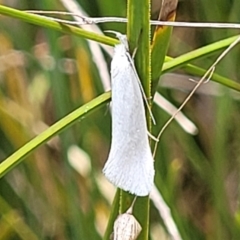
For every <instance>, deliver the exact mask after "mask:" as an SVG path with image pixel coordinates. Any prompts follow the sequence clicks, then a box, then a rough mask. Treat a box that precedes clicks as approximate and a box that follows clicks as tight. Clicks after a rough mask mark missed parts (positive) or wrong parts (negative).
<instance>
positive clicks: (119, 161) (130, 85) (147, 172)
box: [103, 33, 154, 196]
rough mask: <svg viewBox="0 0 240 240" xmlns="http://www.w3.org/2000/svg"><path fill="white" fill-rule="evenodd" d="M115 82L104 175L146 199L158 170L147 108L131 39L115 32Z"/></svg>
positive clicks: (112, 75)
mask: <svg viewBox="0 0 240 240" xmlns="http://www.w3.org/2000/svg"><path fill="white" fill-rule="evenodd" d="M115 34H116V35H117V37H118V38H119V40H120V44H118V45H116V46H115V48H114V56H113V59H112V63H111V79H112V143H111V149H110V153H109V156H108V160H107V162H106V164H105V166H104V169H103V173H104V174H105V176H106V177H107V179H108V180H109V181H110V182H112V183H113V184H114V185H115V186H117V187H118V188H121V189H123V190H125V191H128V192H130V193H132V194H135V195H137V196H146V195H148V194H149V193H150V191H151V189H152V186H153V178H154V167H153V164H154V163H153V156H152V153H151V149H150V145H149V141H148V131H147V123H146V118H145V109H144V103H143V98H142V94H141V86H140V80H139V78H138V75H137V72H136V69H135V67H134V63H133V60H132V58H131V56H130V54H129V52H128V42H127V37H126V36H125V35H122V34H120V33H115Z"/></svg>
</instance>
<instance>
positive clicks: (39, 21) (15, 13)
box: [0, 5, 118, 46]
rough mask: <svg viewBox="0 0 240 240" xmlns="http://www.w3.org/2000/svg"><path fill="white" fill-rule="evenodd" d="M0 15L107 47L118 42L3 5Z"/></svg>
mask: <svg viewBox="0 0 240 240" xmlns="http://www.w3.org/2000/svg"><path fill="white" fill-rule="evenodd" d="M0 14H3V15H6V16H9V17H13V18H16V19H19V20H22V21H24V22H28V23H32V24H35V25H38V26H41V27H45V28H48V29H52V30H55V31H59V32H62V33H68V34H72V35H75V36H79V37H84V38H87V39H90V40H94V41H97V42H99V43H104V44H107V45H112V46H113V45H114V44H116V43H117V42H118V41H117V40H115V39H114V38H110V37H106V36H103V35H99V34H96V33H93V32H89V31H86V30H83V29H81V28H78V27H74V26H70V25H67V24H61V23H57V22H55V21H53V20H50V19H47V18H45V17H43V16H40V15H37V14H31V13H27V12H24V11H20V10H16V9H13V8H9V7H5V6H3V5H0Z"/></svg>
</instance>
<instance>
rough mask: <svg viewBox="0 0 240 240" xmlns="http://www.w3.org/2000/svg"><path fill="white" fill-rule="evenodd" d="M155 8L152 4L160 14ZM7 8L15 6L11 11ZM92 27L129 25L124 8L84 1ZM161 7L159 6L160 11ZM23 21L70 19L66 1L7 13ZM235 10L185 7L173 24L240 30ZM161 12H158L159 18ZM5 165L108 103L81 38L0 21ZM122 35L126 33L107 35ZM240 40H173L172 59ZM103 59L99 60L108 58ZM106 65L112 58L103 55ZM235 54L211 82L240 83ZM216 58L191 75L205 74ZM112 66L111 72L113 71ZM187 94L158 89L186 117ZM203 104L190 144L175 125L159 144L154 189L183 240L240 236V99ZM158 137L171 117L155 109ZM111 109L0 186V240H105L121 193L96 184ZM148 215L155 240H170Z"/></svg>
mask: <svg viewBox="0 0 240 240" xmlns="http://www.w3.org/2000/svg"><path fill="white" fill-rule="evenodd" d="M154 3H156V2H154ZM1 4H3V5H6V6H9V4H10V3H9V1H6V0H5V1H2V2H1ZM79 4H80V5H81V6H82V7H83V8H84V9H85V11H86V12H87V13H88V14H89V15H90V16H123V17H125V16H126V1H122V0H116V1H112V0H104V1H103V0H88V1H86V0H79ZM154 6H155V4H154ZM11 7H14V8H17V9H42V10H44V9H45V10H64V8H63V6H62V5H61V3H60V1H57V0H52V1H48V0H42V1H28V0H21V1H11ZM238 9H240V2H239V1H238V0H232V1H229V0H212V1H209V0H194V1H193V0H185V1H180V3H179V5H178V11H177V20H183V21H214V22H238V21H239V20H240V19H239V11H238ZM155 12H157V10H156V9H154V11H153V15H155ZM0 21H1V24H0V161H2V160H4V159H5V158H7V157H8V156H9V155H10V154H12V153H13V152H14V151H16V150H17V149H18V148H20V147H21V146H23V145H24V144H25V143H26V142H27V141H29V140H30V139H32V138H33V137H35V136H36V135H38V134H39V133H40V132H42V131H44V129H46V128H47V127H48V126H50V125H52V124H53V123H54V122H56V121H57V120H59V119H60V118H62V117H63V116H65V115H67V114H68V113H70V112H71V111H73V110H74V109H76V108H78V107H79V106H82V105H83V104H85V103H87V102H89V101H90V100H92V99H93V98H94V97H96V96H98V95H100V94H101V93H103V92H104V88H103V86H102V81H101V76H102V75H101V73H100V72H99V69H98V68H97V66H96V64H95V62H94V56H93V55H92V54H91V52H90V49H89V43H88V42H87V41H86V40H85V39H84V38H76V37H73V36H70V35H64V34H60V33H57V32H54V31H50V30H47V29H43V28H39V27H38V26H35V25H30V24H27V23H24V22H22V21H18V20H15V19H12V18H8V17H5V16H2V15H0ZM100 27H101V28H102V30H109V29H111V30H117V31H121V32H125V31H126V29H125V25H124V24H116V23H108V24H101V25H100ZM237 33H238V32H237V31H236V30H214V29H190V28H189V29H187V28H184V29H183V28H175V29H174V30H173V36H172V38H171V42H170V49H169V53H168V54H169V56H172V57H176V56H179V55H181V54H183V53H186V52H189V51H191V50H193V49H196V48H198V47H201V46H204V45H206V44H209V43H211V42H214V41H217V40H220V39H224V38H227V37H230V36H232V35H235V34H237ZM103 52H104V51H103ZM104 55H105V57H106V63H107V64H109V62H110V60H111V59H110V58H109V56H108V55H107V54H105V52H104ZM239 56H240V55H239V47H236V48H235V49H234V50H233V51H232V52H231V53H230V54H228V56H227V57H226V58H225V59H224V60H223V61H222V62H221V63H220V64H219V65H218V67H217V69H216V72H217V73H219V74H221V75H223V76H225V77H228V78H230V79H233V80H236V81H237V82H239V79H240V74H239V70H238V69H239ZM216 57H217V55H214V56H211V57H208V58H204V59H200V60H197V61H195V62H194V64H196V65H198V66H200V67H203V68H207V67H209V66H210V65H211V63H213V61H214V60H215V59H216ZM108 66H109V65H108ZM188 82H189V81H188V80H187V78H186V80H185V81H183V82H182V87H181V89H179V88H177V89H176V88H168V86H167V87H161V86H160V87H159V88H158V91H160V92H161V93H162V94H163V95H164V96H165V97H166V98H167V99H168V100H169V101H171V102H172V103H174V104H175V105H179V104H180V103H181V102H182V101H183V99H184V98H185V97H186V95H187V91H186V87H185V85H187V84H188ZM217 91H218V93H221V94H217V95H208V92H206V94H196V95H195V96H194V97H193V98H192V99H191V101H190V103H189V104H188V105H187V107H186V108H185V110H184V112H185V114H186V115H187V116H188V117H189V118H191V120H192V121H193V122H194V123H195V124H196V125H197V126H198V128H199V133H198V135H197V136H195V137H192V136H190V135H188V134H187V133H185V132H184V131H183V130H182V129H181V128H180V127H179V126H178V125H177V124H176V123H172V125H171V126H170V127H169V128H168V129H167V130H166V132H165V133H164V135H163V137H162V138H161V141H160V144H159V149H158V152H157V155H156V159H155V167H156V179H155V182H156V185H157V187H158V188H159V190H160V191H161V193H162V195H163V197H164V199H165V200H166V202H167V203H168V205H169V207H170V208H171V210H172V214H173V216H174V219H175V222H176V225H177V226H178V229H179V231H180V233H181V235H182V238H183V239H186V240H188V239H189V240H190V239H191V240H192V239H194V240H195V239H196V240H198V239H199V240H201V239H238V238H239V236H240V212H239V207H238V201H239V193H238V191H239V161H240V158H239V156H240V154H239V153H240V148H239V142H240V125H239V118H240V116H239V115H240V111H239V104H240V103H239V96H238V95H237V94H233V93H232V92H231V91H228V89H227V88H226V87H222V86H220V88H218V89H217ZM153 112H154V115H155V118H156V119H157V125H156V126H154V128H153V130H154V134H155V135H156V134H157V133H158V131H159V130H160V128H161V127H162V126H163V124H164V123H165V122H166V120H167V119H168V118H169V116H168V115H167V114H166V113H165V112H164V111H163V110H159V109H158V108H157V107H155V106H154V107H153ZM110 126H111V118H110V113H109V107H108V106H107V105H106V106H105V107H102V108H99V109H98V110H97V111H95V112H94V113H93V114H91V115H89V116H87V118H85V119H81V121H79V123H77V124H75V125H74V126H72V127H71V128H70V129H68V130H67V131H64V132H63V133H62V134H61V135H59V136H58V137H54V138H53V139H52V140H51V141H49V142H48V143H47V144H46V145H45V146H43V147H41V148H39V149H37V150H36V151H35V152H34V154H32V155H30V156H29V157H28V158H27V159H26V160H25V161H24V162H23V163H21V164H20V165H18V166H17V167H15V168H14V170H12V171H11V172H9V173H8V174H7V175H6V176H4V177H3V178H1V179H0V216H1V217H0V239H6V240H10V239H25V240H27V239H29V240H30V239H31V240H32V239H41V240H42V239H58V240H61V239H94V240H95V239H96V240H97V239H102V236H103V234H104V231H105V228H106V225H107V221H108V217H109V212H110V209H111V203H112V200H113V196H114V194H115V189H114V187H113V186H112V185H111V184H110V183H108V182H107V180H106V179H105V178H104V176H103V175H102V173H101V169H102V166H103V164H104V162H105V160H106V158H107V154H108V150H109V145H110V140H111V139H110V135H111V128H110ZM167 236H168V234H167V233H166V229H165V227H164V224H163V221H162V219H161V218H160V216H159V213H158V212H157V210H156V208H155V206H154V205H153V204H152V206H151V219H150V237H151V239H153V240H154V239H156V240H157V239H169V237H167Z"/></svg>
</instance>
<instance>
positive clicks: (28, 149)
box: [0, 92, 110, 177]
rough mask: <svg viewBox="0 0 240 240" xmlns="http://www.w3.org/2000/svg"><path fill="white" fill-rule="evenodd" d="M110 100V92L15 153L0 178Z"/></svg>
mask: <svg viewBox="0 0 240 240" xmlns="http://www.w3.org/2000/svg"><path fill="white" fill-rule="evenodd" d="M109 100H110V92H107V93H104V94H102V95H100V96H98V97H97V98H95V99H93V100H92V101H91V102H89V103H87V104H85V105H83V106H82V107H80V108H78V109H77V110H75V111H73V112H72V113H70V114H69V115H67V116H66V117H64V118H62V119H61V120H59V121H58V122H56V123H55V124H53V125H52V126H51V127H49V128H48V129H47V130H46V131H44V132H43V133H41V134H39V135H38V136H37V137H35V138H34V139H32V140H31V141H29V142H28V143H26V144H25V145H24V146H23V147H21V148H20V149H19V150H17V151H16V152H14V153H13V154H12V155H11V156H10V157H8V158H7V159H6V160H5V161H3V162H2V163H1V164H0V177H3V176H4V175H5V174H6V173H7V172H9V171H10V170H11V169H13V168H14V167H15V166H16V165H17V164H19V163H20V162H21V161H22V160H24V159H25V158H26V157H27V156H28V155H29V154H30V153H32V152H33V151H34V150H35V149H36V148H37V147H39V146H41V145H43V144H44V143H45V142H47V141H48V140H49V139H51V138H52V137H53V136H55V135H57V134H59V133H60V132H62V131H63V130H65V129H66V128H68V127H70V126H71V125H72V124H73V123H75V122H77V121H79V120H80V118H81V117H84V116H85V115H87V114H88V113H90V112H92V111H93V110H94V109H96V108H97V107H99V106H101V105H103V104H104V103H106V102H107V101H109Z"/></svg>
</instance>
